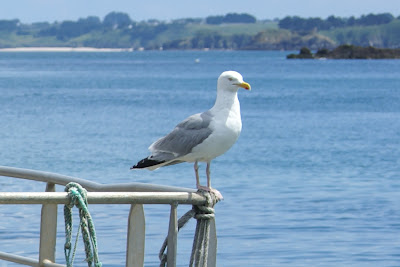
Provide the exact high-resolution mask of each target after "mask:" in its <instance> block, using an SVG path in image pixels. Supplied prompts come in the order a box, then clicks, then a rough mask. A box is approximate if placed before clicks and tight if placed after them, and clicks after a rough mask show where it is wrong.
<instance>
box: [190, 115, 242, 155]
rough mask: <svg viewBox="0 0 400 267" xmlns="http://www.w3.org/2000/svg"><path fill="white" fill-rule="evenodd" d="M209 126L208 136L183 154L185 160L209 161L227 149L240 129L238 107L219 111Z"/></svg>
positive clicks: (240, 122)
mask: <svg viewBox="0 0 400 267" xmlns="http://www.w3.org/2000/svg"><path fill="white" fill-rule="evenodd" d="M210 128H211V129H212V133H211V134H210V136H209V137H208V138H207V139H205V140H204V141H203V142H202V143H201V144H199V145H198V146H196V147H194V148H193V150H192V153H189V154H188V155H187V156H185V160H186V161H189V162H193V161H196V160H197V161H204V162H206V161H211V160H212V159H214V158H216V157H218V156H220V155H222V154H224V153H225V152H226V151H228V150H229V149H230V148H231V147H232V145H233V144H234V143H235V142H236V140H237V139H238V137H239V135H240V132H241V130H242V121H241V118H240V108H239V109H231V110H226V111H225V112H223V111H219V112H218V113H217V114H216V116H215V117H214V119H213V121H212V122H211V124H210Z"/></svg>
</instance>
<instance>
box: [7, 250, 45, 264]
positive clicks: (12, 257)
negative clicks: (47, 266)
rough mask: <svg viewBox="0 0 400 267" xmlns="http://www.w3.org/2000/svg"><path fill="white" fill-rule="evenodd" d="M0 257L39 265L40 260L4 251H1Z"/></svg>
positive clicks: (15, 261)
mask: <svg viewBox="0 0 400 267" xmlns="http://www.w3.org/2000/svg"><path fill="white" fill-rule="evenodd" d="M0 259H2V260H5V261H10V262H14V263H19V264H24V265H30V266H39V261H38V260H36V259H32V258H28V257H23V256H19V255H15V254H11V253H7V252H2V251H1V252H0Z"/></svg>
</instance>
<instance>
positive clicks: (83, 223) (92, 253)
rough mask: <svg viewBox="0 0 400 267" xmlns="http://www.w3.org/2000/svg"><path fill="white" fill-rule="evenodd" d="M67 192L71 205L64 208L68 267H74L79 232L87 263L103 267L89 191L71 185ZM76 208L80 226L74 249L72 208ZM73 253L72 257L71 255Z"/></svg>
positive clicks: (95, 266)
mask: <svg viewBox="0 0 400 267" xmlns="http://www.w3.org/2000/svg"><path fill="white" fill-rule="evenodd" d="M65 192H68V196H69V198H70V202H69V204H67V205H65V206H64V219H65V245H64V254H65V260H66V262H67V267H72V266H73V262H74V258H75V252H76V247H77V243H78V238H79V230H81V231H82V237H83V243H84V245H85V253H86V261H87V263H88V266H89V267H91V266H92V264H93V263H94V267H101V266H102V264H101V262H100V261H99V256H98V251H97V239H96V231H95V228H94V224H93V220H92V217H91V216H90V212H89V209H88V202H87V191H86V190H85V189H84V188H83V187H82V186H81V185H79V184H77V183H69V184H67V186H66V187H65ZM74 206H76V207H77V208H78V209H79V219H80V224H79V227H78V231H77V234H76V240H75V244H74V248H72V244H71V240H72V208H73V207H74ZM71 253H72V255H71Z"/></svg>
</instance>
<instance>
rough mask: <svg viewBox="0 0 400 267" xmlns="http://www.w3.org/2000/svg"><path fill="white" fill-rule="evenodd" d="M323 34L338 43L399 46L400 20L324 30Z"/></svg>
mask: <svg viewBox="0 0 400 267" xmlns="http://www.w3.org/2000/svg"><path fill="white" fill-rule="evenodd" d="M321 34H323V35H325V36H327V37H329V38H331V39H332V40H334V41H335V42H336V43H337V44H355V45H360V46H369V45H371V46H377V47H383V46H385V47H399V44H400V20H399V19H396V20H394V21H392V22H391V23H389V24H383V25H375V26H365V27H360V26H355V27H347V28H339V29H334V30H331V31H322V32H321Z"/></svg>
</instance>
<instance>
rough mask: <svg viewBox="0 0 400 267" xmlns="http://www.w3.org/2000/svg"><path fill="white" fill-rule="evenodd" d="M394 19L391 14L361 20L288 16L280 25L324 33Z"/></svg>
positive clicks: (387, 21) (368, 16) (365, 16)
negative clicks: (324, 31)
mask: <svg viewBox="0 0 400 267" xmlns="http://www.w3.org/2000/svg"><path fill="white" fill-rule="evenodd" d="M394 19H395V17H394V16H393V15H392V14H390V13H382V14H368V15H362V16H361V17H359V18H355V17H354V16H352V17H349V18H341V17H335V16H329V17H328V18H327V19H321V18H301V17H298V16H288V17H285V18H283V19H281V20H279V23H278V25H279V28H281V29H287V30H292V31H297V32H301V31H305V32H309V31H313V30H317V31H323V30H332V29H335V28H344V27H352V26H372V25H381V24H388V23H390V22H392V21H393V20H394Z"/></svg>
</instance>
